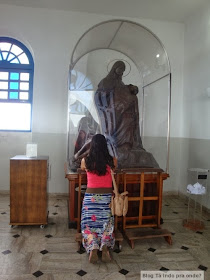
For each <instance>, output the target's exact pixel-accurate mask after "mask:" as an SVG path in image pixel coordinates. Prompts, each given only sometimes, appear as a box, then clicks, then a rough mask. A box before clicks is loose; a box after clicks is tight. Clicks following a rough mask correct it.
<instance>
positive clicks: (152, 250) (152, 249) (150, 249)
mask: <svg viewBox="0 0 210 280" xmlns="http://www.w3.org/2000/svg"><path fill="white" fill-rule="evenodd" d="M148 251H150V252H153V253H154V252H155V251H156V249H154V248H149V249H148Z"/></svg>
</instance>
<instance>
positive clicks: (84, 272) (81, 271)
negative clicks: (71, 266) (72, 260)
mask: <svg viewBox="0 0 210 280" xmlns="http://www.w3.org/2000/svg"><path fill="white" fill-rule="evenodd" d="M77 274H78V275H79V276H84V275H85V274H87V272H86V271H84V270H82V269H81V270H80V271H78V272H77Z"/></svg>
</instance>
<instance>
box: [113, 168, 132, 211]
mask: <svg viewBox="0 0 210 280" xmlns="http://www.w3.org/2000/svg"><path fill="white" fill-rule="evenodd" d="M111 175H112V182H113V186H114V196H112V199H111V203H110V208H111V211H112V215H116V216H126V214H127V212H128V196H127V194H128V192H127V191H126V192H123V193H119V192H118V187H117V184H116V181H115V178H114V173H113V171H111Z"/></svg>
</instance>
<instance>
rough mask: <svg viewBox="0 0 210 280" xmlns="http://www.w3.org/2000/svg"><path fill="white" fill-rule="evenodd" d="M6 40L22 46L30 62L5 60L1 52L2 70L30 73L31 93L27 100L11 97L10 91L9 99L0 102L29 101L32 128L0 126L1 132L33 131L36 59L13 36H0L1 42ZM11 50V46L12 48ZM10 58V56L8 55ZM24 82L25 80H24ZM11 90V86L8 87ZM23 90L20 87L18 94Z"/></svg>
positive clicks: (18, 102) (29, 92)
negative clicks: (3, 127)
mask: <svg viewBox="0 0 210 280" xmlns="http://www.w3.org/2000/svg"><path fill="white" fill-rule="evenodd" d="M2 42H5V43H10V44H11V46H12V45H16V46H18V47H19V48H21V49H22V50H23V53H25V55H26V56H27V58H28V61H29V64H21V63H10V62H8V61H7V60H3V57H2V55H1V52H0V56H1V58H2V60H0V71H1V72H8V73H10V72H12V71H15V72H16V73H19V74H20V73H29V81H28V83H29V89H28V94H29V98H28V99H27V100H24V99H19V98H18V99H9V92H8V97H7V99H0V103H7V104H8V103H17V104H22V103H28V104H30V105H31V114H30V128H29V129H26V130H19V129H17V130H15V129H1V128H0V132H2V131H7V132H31V131H32V111H33V78H34V60H33V57H32V54H31V52H30V51H29V49H28V48H27V47H26V46H25V45H24V44H23V43H21V42H20V41H18V40H16V39H14V38H11V37H0V43H2ZM10 50H11V48H10ZM7 58H8V57H7ZM5 81H8V82H9V81H10V78H9V77H8V80H5ZM23 82H24V81H23ZM19 83H20V76H19ZM8 91H9V88H8ZM20 91H21V90H20V89H18V96H19V92H20Z"/></svg>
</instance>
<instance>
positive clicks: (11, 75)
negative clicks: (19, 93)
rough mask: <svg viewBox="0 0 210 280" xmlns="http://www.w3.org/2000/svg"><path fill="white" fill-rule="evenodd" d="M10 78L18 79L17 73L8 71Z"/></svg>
mask: <svg viewBox="0 0 210 280" xmlns="http://www.w3.org/2000/svg"><path fill="white" fill-rule="evenodd" d="M10 80H19V73H10Z"/></svg>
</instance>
